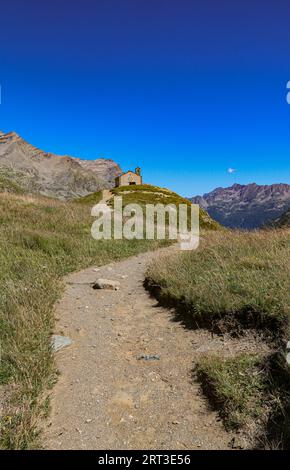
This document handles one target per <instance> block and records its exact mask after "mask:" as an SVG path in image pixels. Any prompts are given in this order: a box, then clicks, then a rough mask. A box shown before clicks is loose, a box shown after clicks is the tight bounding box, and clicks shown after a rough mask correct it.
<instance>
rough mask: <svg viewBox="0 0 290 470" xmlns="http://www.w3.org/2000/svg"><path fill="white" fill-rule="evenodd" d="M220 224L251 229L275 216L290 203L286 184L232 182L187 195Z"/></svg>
mask: <svg viewBox="0 0 290 470" xmlns="http://www.w3.org/2000/svg"><path fill="white" fill-rule="evenodd" d="M191 201H192V202H193V203H195V204H199V205H200V206H201V207H202V208H204V209H205V210H206V211H207V212H208V213H209V215H210V216H211V217H212V218H213V219H215V220H217V221H218V222H220V223H221V224H222V225H225V226H227V227H232V228H242V229H254V228H258V227H261V226H262V225H264V224H266V223H267V222H269V221H270V220H274V219H276V218H278V217H279V216H280V215H281V214H283V212H285V211H286V210H287V209H288V208H289V206H290V185H288V184H272V185H269V186H267V185H265V186H259V185H257V184H255V183H252V184H248V185H240V184H234V185H233V186H231V187H229V188H217V189H215V190H214V191H212V192H210V193H207V194H204V195H203V196H196V197H193V198H192V199H191Z"/></svg>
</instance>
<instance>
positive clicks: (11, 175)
mask: <svg viewBox="0 0 290 470" xmlns="http://www.w3.org/2000/svg"><path fill="white" fill-rule="evenodd" d="M120 173H121V169H120V167H119V166H118V165H117V163H115V162H114V161H113V160H106V159H103V158H101V159H97V160H92V161H89V160H81V159H78V158H73V157H70V156H67V155H65V156H60V155H55V154H53V153H50V152H45V151H43V150H40V149H38V148H36V147H34V146H33V145H31V144H29V143H28V142H26V141H25V140H24V139H22V137H20V136H19V135H18V134H16V133H15V132H9V133H7V134H4V133H3V132H0V191H8V192H15V191H16V192H29V193H38V194H41V195H44V196H49V197H56V198H58V199H71V198H75V197H80V196H85V195H86V194H89V193H91V192H93V191H98V190H100V189H104V188H110V187H111V186H112V181H113V180H114V178H115V176H118V175H119V174H120Z"/></svg>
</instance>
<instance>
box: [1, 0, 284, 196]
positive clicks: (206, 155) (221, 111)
mask: <svg viewBox="0 0 290 470" xmlns="http://www.w3.org/2000/svg"><path fill="white" fill-rule="evenodd" d="M0 17H1V27H0V82H1V85H2V104H1V105H0V129H1V130H3V131H9V130H15V131H16V132H18V133H19V134H20V135H22V137H24V138H25V139H27V140H28V141H29V142H31V143H33V144H34V145H36V146H38V147H40V148H42V149H44V150H47V151H52V152H55V153H58V154H69V155H74V156H79V157H84V158H90V159H93V158H97V157H98V156H105V157H111V158H113V159H115V160H116V161H117V162H119V163H120V165H121V166H122V168H123V169H124V170H126V169H128V168H134V167H135V166H137V165H139V166H141V167H142V170H143V174H144V178H145V181H146V182H148V183H152V184H158V185H160V186H167V187H169V188H171V189H173V190H176V191H178V192H180V193H181V194H183V195H185V196H190V195H196V194H200V193H204V192H207V191H210V190H212V189H214V188H215V187H217V186H228V185H231V184H232V183H233V182H239V183H249V182H253V181H255V182H257V183H259V184H269V183H278V182H288V183H289V182H290V165H289V160H290V105H288V104H287V102H286V84H287V82H288V81H289V80H290V3H289V0H275V2H269V1H267V2H265V1H263V0H259V1H258V0H251V1H250V0H244V1H238V0H236V1H233V0H219V1H217V0H200V1H193V0H122V1H121V0H82V1H77V2H76V1H73V0H72V1H64V0H58V1H55V0H51V1H50V2H40V1H34V0H26V1H25V2H24V1H23V0H21V1H20V0H16V1H15V0H14V1H13V2H11V3H10V4H9V2H1V8H0ZM228 168H234V169H236V171H235V172H234V173H232V174H229V173H228V172H227V170H228Z"/></svg>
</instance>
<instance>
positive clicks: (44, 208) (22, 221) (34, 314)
mask: <svg viewBox="0 0 290 470" xmlns="http://www.w3.org/2000/svg"><path fill="white" fill-rule="evenodd" d="M0 221H1V224H0V264H1V270H0V292H1V296H0V341H1V362H0V410H1V401H3V396H4V395H5V397H6V398H5V399H4V411H3V413H2V416H1V417H0V443H1V445H0V447H1V446H2V447H3V448H12V449H23V448H29V447H32V446H33V445H34V442H35V438H36V436H37V429H38V428H37V422H38V419H39V417H40V416H42V415H43V414H45V413H46V412H47V409H48V402H47V400H46V396H47V395H46V390H47V389H48V388H49V387H50V386H51V385H52V384H53V382H54V380H55V377H56V376H55V370H54V365H53V358H52V354H51V348H50V336H51V333H52V331H53V328H54V319H53V315H52V308H53V304H54V303H55V301H56V300H57V298H58V297H59V295H60V293H61V290H62V287H61V277H62V276H63V275H64V274H66V273H68V272H70V271H73V270H77V269H80V268H84V267H86V266H88V265H92V264H94V265H102V264H105V263H108V262H110V261H113V260H119V259H122V258H125V257H127V256H130V255H134V254H136V253H138V252H141V251H145V250H147V249H154V248H156V247H158V246H160V244H162V242H155V241H148V242H147V241H143V240H141V241H140V240H138V241H135V240H132V241H126V240H124V241H123V240H121V241H110V240H109V241H98V242H97V241H95V240H93V239H92V237H91V234H90V228H91V224H92V222H93V219H92V217H91V216H90V206H86V205H81V204H76V203H65V202H60V201H56V200H53V199H48V198H44V197H37V196H29V195H24V194H23V195H21V194H12V193H7V192H6V193H2V194H0Z"/></svg>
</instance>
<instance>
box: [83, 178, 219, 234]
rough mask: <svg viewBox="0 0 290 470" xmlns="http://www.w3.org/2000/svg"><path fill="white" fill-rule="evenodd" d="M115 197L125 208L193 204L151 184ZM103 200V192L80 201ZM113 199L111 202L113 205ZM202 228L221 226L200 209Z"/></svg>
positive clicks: (124, 189)
mask: <svg viewBox="0 0 290 470" xmlns="http://www.w3.org/2000/svg"><path fill="white" fill-rule="evenodd" d="M111 192H112V194H113V196H122V198H123V206H125V205H127V204H131V203H135V204H140V205H141V207H144V206H145V205H146V204H158V203H160V204H165V205H167V204H175V205H178V204H186V205H187V206H188V207H190V206H191V202H190V201H189V200H188V199H185V198H183V197H181V196H179V195H178V194H176V193H174V192H173V191H170V190H169V189H166V188H159V187H158V186H151V185H150V184H143V185H138V186H135V185H130V186H121V187H119V188H114V189H112V190H111ZM101 198H102V192H101V191H99V192H97V193H93V194H90V195H88V196H85V197H83V198H80V199H78V202H79V203H81V204H92V205H93V204H97V203H98V202H99V201H100V200H101ZM112 203H113V199H111V200H110V201H109V204H111V205H112ZM200 227H201V228H203V229H206V230H218V229H220V228H221V226H220V225H219V224H218V223H217V222H216V221H214V220H213V219H212V218H211V217H210V216H209V215H208V214H207V212H206V211H205V210H203V209H201V208H200Z"/></svg>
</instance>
